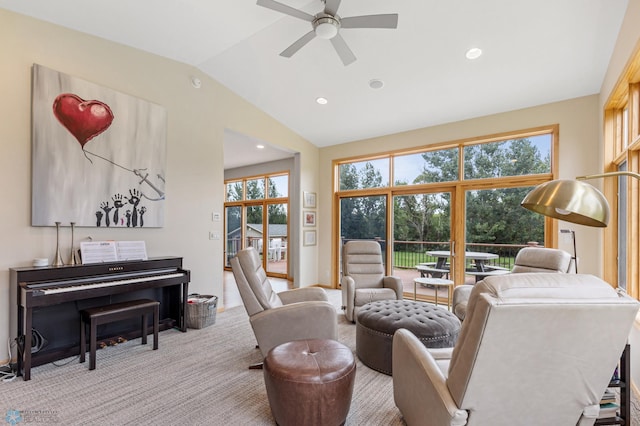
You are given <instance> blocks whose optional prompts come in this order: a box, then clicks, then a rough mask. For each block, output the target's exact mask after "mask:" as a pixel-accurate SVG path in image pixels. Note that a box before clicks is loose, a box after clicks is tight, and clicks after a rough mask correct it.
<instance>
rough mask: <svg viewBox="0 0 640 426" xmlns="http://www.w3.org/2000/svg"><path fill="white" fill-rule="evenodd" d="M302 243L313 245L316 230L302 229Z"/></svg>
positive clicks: (314, 243)
mask: <svg viewBox="0 0 640 426" xmlns="http://www.w3.org/2000/svg"><path fill="white" fill-rule="evenodd" d="M302 243H303V245H305V246H315V245H316V231H315V230H314V231H304V235H303V242H302Z"/></svg>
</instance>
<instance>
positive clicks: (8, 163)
mask: <svg viewBox="0 0 640 426" xmlns="http://www.w3.org/2000/svg"><path fill="white" fill-rule="evenodd" d="M0 52H2V53H1V55H2V60H1V65H0V93H2V96H0V117H1V118H0V148H1V152H2V154H1V155H0V181H1V182H2V185H1V189H0V191H1V192H0V199H1V200H2V204H3V206H2V210H1V213H0V235H2V240H1V243H0V342H7V339H8V338H9V335H10V330H9V328H10V326H9V323H10V321H9V304H10V303H11V302H13V303H15V302H14V301H10V300H9V268H12V267H19V266H28V265H30V263H31V261H32V259H34V258H37V257H48V258H50V259H51V258H52V257H53V254H54V252H55V244H56V242H55V228H54V227H37V228H36V227H31V226H30V218H31V201H30V200H31V115H30V110H31V67H32V64H34V63H38V64H41V65H44V66H46V67H49V68H52V69H54V70H57V71H60V72H63V73H66V74H69V75H73V76H76V77H79V78H82V79H85V80H88V81H91V82H94V83H97V84H100V85H102V86H105V87H109V88H112V89H114V90H118V91H120V92H123V93H127V94H129V95H132V96H137V97H140V98H143V99H146V100H148V101H151V102H154V103H157V104H159V105H162V106H164V107H165V108H166V109H167V114H168V129H167V135H168V137H167V177H166V179H167V182H166V196H167V198H166V200H167V201H166V210H165V213H166V215H165V226H164V227H163V228H156V229H135V230H130V229H113V228H111V229H106V228H80V229H77V230H76V241H79V240H80V239H83V238H85V237H86V236H89V235H90V236H92V237H93V238H94V240H99V239H114V240H134V239H135V240H145V241H146V245H147V250H148V252H149V256H152V257H153V256H181V257H183V258H184V266H185V268H188V269H190V270H191V279H192V284H191V286H190V290H192V291H195V292H200V293H205V294H216V295H218V296H219V297H220V298H221V299H222V296H223V294H222V270H223V262H222V261H223V259H222V257H223V255H222V241H211V240H209V239H208V234H209V231H218V232H220V233H221V234H222V233H223V229H222V222H212V220H211V213H212V212H220V213H222V212H223V201H224V200H223V199H224V189H223V184H222V183H223V158H224V155H223V154H224V153H223V136H224V130H225V128H228V129H232V130H235V131H238V132H240V133H244V134H247V135H251V136H254V137H256V138H259V139H261V140H264V141H268V142H269V143H272V144H277V145H280V146H282V147H285V148H287V149H289V150H291V151H293V152H299V153H300V163H301V169H302V170H303V172H302V173H301V183H300V185H302V186H303V187H304V188H305V189H307V190H317V170H318V162H317V152H318V150H317V148H316V147H315V146H313V145H311V144H310V143H308V142H307V141H305V140H304V139H302V138H301V137H300V136H298V135H297V134H295V133H293V132H292V131H290V130H289V129H287V128H285V127H284V126H282V125H281V124H280V123H278V122H276V121H275V120H274V119H273V118H271V117H269V116H267V115H266V114H265V113H263V112H262V111H260V110H258V109H257V108H255V107H253V106H252V105H250V104H248V103H247V102H246V101H244V100H243V99H241V98H240V97H238V96H237V95H235V94H233V93H231V92H230V91H229V90H227V89H226V88H224V87H223V86H221V85H220V84H218V83H217V82H215V81H213V80H212V79H210V78H208V77H207V76H206V75H203V74H201V73H199V72H198V70H196V69H194V68H193V67H190V66H187V65H184V64H180V63H177V62H174V61H170V60H167V59H164V58H161V57H158V56H155V55H151V54H148V53H144V52H141V51H138V50H135V49H131V48H129V47H126V46H122V45H119V44H115V43H111V42H108V41H105V40H101V39H98V38H95V37H91V36H88V35H86V34H82V33H79V32H75V31H70V30H66V29H63V28H61V27H57V26H54V25H51V24H48V23H44V22H42V21H37V20H34V19H31V18H27V17H24V16H21V15H17V14H14V13H12V12H8V11H5V10H0ZM191 75H196V76H197V77H198V78H200V79H201V80H202V88H201V89H199V90H197V89H195V88H193V86H192V85H191V83H190V76H191ZM51 190H52V191H55V190H56V188H52V189H51ZM60 195H61V196H64V194H60ZM61 234H62V238H61V240H62V241H61V243H62V252H63V253H67V251H68V248H69V246H70V245H68V243H67V242H68V240H69V238H70V235H69V232H68V228H65V229H64V230H63V232H61ZM299 250H300V256H299V258H300V262H304V263H308V264H315V263H316V262H315V255H316V250H315V248H313V249H309V250H307V248H306V247H304V248H303V247H300V248H299ZM299 275H300V276H299V279H300V285H301V286H307V285H311V284H315V283H316V274H315V270H314V269H313V268H309V270H307V269H304V268H302V272H301V273H300V274H299ZM223 303H224V301H223V300H222V301H221V305H222V304H223ZM11 334H12V335H13V334H15V331H13V330H12V331H11ZM0 348H1V349H0V361H1V360H3V359H6V358H7V350H6V344H2V345H0Z"/></svg>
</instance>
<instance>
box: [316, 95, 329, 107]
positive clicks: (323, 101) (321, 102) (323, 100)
mask: <svg viewBox="0 0 640 426" xmlns="http://www.w3.org/2000/svg"><path fill="white" fill-rule="evenodd" d="M316 103H317V104H319V105H326V104H328V103H329V101H328V100H327V98H323V97H322V96H320V97H319V98H316Z"/></svg>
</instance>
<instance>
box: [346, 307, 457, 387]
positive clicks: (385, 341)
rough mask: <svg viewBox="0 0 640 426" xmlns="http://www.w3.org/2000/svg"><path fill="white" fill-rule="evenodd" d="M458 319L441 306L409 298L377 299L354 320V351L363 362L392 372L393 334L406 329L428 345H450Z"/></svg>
mask: <svg viewBox="0 0 640 426" xmlns="http://www.w3.org/2000/svg"><path fill="white" fill-rule="evenodd" d="M460 325H461V323H460V320H459V319H458V318H457V317H456V316H455V315H454V314H452V313H451V312H449V311H448V310H446V309H445V308H443V307H438V306H434V305H431V304H429V303H424V302H413V301H410V300H380V301H378V302H371V303H367V304H366V305H364V306H363V307H362V308H360V310H359V311H358V316H357V320H356V354H357V355H358V358H360V361H362V363H363V364H364V365H366V366H368V367H370V368H372V369H374V370H376V371H379V372H381V373H384V374H389V375H391V352H392V346H393V333H395V332H396V330H398V329H399V328H406V329H407V330H409V331H411V332H412V333H413V334H415V335H416V337H418V339H420V341H421V342H422V343H423V344H424V345H425V346H426V347H427V348H449V347H453V346H454V345H455V343H456V340H457V339H458V334H459V333H460Z"/></svg>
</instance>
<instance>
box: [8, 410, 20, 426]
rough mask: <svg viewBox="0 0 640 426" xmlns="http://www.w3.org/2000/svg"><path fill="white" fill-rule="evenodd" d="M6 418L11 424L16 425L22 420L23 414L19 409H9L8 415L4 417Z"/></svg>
mask: <svg viewBox="0 0 640 426" xmlns="http://www.w3.org/2000/svg"><path fill="white" fill-rule="evenodd" d="M4 419H5V420H6V421H7V423H8V424H10V425H11V426H15V425H17V424H18V423H20V422H21V421H22V415H21V414H20V411H18V410H9V411H7V415H6V416H5V417H4Z"/></svg>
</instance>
